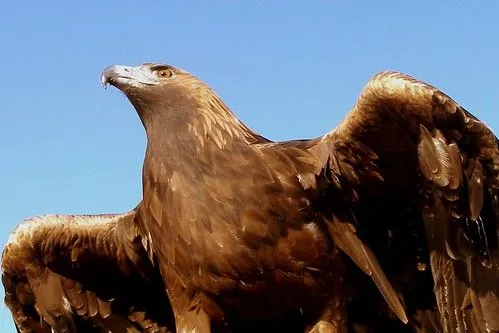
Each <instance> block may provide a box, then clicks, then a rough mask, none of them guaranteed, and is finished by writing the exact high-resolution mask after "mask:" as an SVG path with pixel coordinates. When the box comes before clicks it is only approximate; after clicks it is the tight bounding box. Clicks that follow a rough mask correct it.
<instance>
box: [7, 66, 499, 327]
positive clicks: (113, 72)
mask: <svg viewBox="0 0 499 333" xmlns="http://www.w3.org/2000/svg"><path fill="white" fill-rule="evenodd" d="M103 82H104V83H110V84H112V85H114V86H116V87H117V88H118V89H120V90H122V91H123V92H124V93H125V94H126V95H127V97H128V98H129V100H130V101H131V103H132V104H133V105H134V107H135V109H136V110H137V112H138V114H139V117H140V119H141V121H142V123H143V125H144V127H145V130H146V134H147V139H148V144H147V151H146V156H145V160H144V168H143V179H142V181H143V200H142V201H141V202H140V203H139V204H138V206H137V207H136V209H135V210H134V211H133V213H131V214H132V215H131V216H132V217H128V218H125V220H126V223H124V222H123V223H118V222H117V221H121V219H118V220H113V221H114V222H113V223H116V225H119V226H120V227H117V226H116V227H113V228H111V229H106V228H104V231H98V232H97V231H96V232H89V233H90V235H93V236H92V237H94V238H95V239H97V240H98V239H99V237H101V238H102V237H103V238H104V239H106V241H105V242H103V241H95V244H94V243H91V242H90V243H89V242H86V241H81V237H82V236H81V235H80V234H78V233H77V232H76V231H77V230H80V229H81V230H86V229H85V227H79V228H80V229H78V228H72V227H66V226H65V225H64V223H62V225H61V226H60V227H61V228H66V229H65V230H66V231H67V232H69V234H70V235H72V236H71V237H69V238H67V239H66V238H63V239H66V240H65V241H61V238H58V237H59V236H55V234H54V236H53V237H54V240H55V242H54V241H46V242H45V243H43V242H39V241H38V242H34V239H38V238H37V237H40V234H41V232H40V231H39V230H42V229H43V227H42V226H40V225H36V226H34V227H32V228H24V229H23V228H20V229H19V230H18V231H17V232H16V233H15V234H14V235H16V236H15V237H14V238H13V239H16V241H11V242H10V243H9V245H7V247H6V250H5V251H4V257H3V270H4V285H6V290H7V299H8V302H7V303H8V304H9V306H10V307H11V309H13V315H14V319H15V321H16V323H17V325H18V326H20V327H22V328H23V329H21V331H22V332H24V327H29V325H27V326H23V325H24V324H22V323H21V324H22V325H21V324H20V322H21V321H22V320H21V319H22V318H26V317H34V318H36V316H38V317H42V318H43V319H44V320H45V322H46V323H48V325H50V326H51V327H52V328H55V329H56V331H57V329H60V331H63V330H62V328H61V327H63V326H56V325H55V324H53V323H54V320H53V318H52V319H51V313H52V312H53V311H52V312H50V311H47V310H46V309H44V307H47V306H48V305H47V304H49V303H50V302H49V303H47V302H46V301H43V300H44V298H45V297H46V296H45V295H44V294H43V293H41V294H40V292H39V291H37V290H38V289H37V288H36V287H35V284H36V285H38V284H40V283H44V282H43V281H46V280H43V281H42V282H40V281H38V280H36V283H35V282H34V280H33V278H32V277H31V278H27V279H26V277H25V276H26V275H29V274H28V273H26V272H24V271H23V267H25V266H26V265H28V262H27V261H26V260H21V261H19V260H17V259H18V258H19V257H20V253H23V250H24V251H26V249H31V250H32V252H33V253H32V257H31V258H32V259H36V260H38V261H39V262H40V264H39V266H36V267H37V268H36V270H34V272H38V271H43V272H47V274H49V275H50V276H52V275H54V276H56V277H57V279H56V280H57V281H62V282H58V283H61V284H62V285H63V288H62V291H61V292H60V293H59V294H60V295H61V296H60V297H55V298H54V297H53V298H52V301H51V302H52V303H50V304H49V305H50V306H52V307H55V308H57V307H59V308H58V309H59V310H60V309H62V310H60V311H62V312H63V313H64V316H62V317H63V318H65V320H64V321H63V323H58V324H59V325H63V324H64V323H66V326H64V327H69V328H68V330H69V331H71V330H72V329H73V330H74V328H75V327H78V326H77V325H76V324H74V321H72V320H71V318H73V317H74V316H75V313H76V314H78V315H79V316H80V317H83V318H84V319H85V320H86V321H89V322H91V323H97V324H99V325H101V327H104V328H106V329H110V330H111V331H116V332H118V331H119V330H120V329H124V327H128V326H130V325H132V326H133V325H135V326H133V327H134V328H135V329H136V330H137V331H138V332H141V331H145V329H144V325H142V326H140V325H138V326H137V325H136V324H131V323H132V322H133V323H136V322H135V321H134V320H133V318H135V317H134V313H136V312H137V311H138V310H137V309H139V308H140V309H141V310H140V311H142V313H144V315H143V316H142V317H141V318H140V320H139V322H144V318H147V320H148V321H147V320H146V322H148V323H149V324H150V325H153V326H154V325H156V326H157V327H162V328H161V329H163V330H166V329H173V324H172V321H173V318H172V313H173V317H174V322H175V324H174V325H175V329H176V331H177V332H191V331H195V332H210V331H213V332H225V331H227V332H229V331H230V332H254V331H259V332H265V331H269V332H270V331H272V332H275V331H283V332H284V331H285V332H294V331H296V332H303V331H305V332H338V333H339V332H350V331H352V332H377V331H386V330H389V329H392V330H394V329H395V330H397V331H401V332H402V331H407V332H432V331H439V330H444V331H445V332H482V331H485V330H486V329H489V330H499V323H498V322H497V319H496V318H495V316H494V313H497V311H499V301H498V294H497V293H498V290H499V280H498V277H499V269H498V261H497V259H496V256H497V254H496V253H497V223H496V221H497V218H498V216H499V213H498V212H499V209H498V208H496V207H497V206H498V200H499V199H498V198H499V196H498V195H499V190H498V188H499V177H498V170H499V157H498V156H499V149H498V144H497V139H496V138H495V136H494V135H493V134H492V133H491V131H490V130H489V129H488V128H487V127H486V126H485V125H484V124H483V123H482V122H480V121H479V120H477V119H476V118H474V117H473V116H471V115H470V114H469V113H468V112H467V111H465V110H464V109H463V108H461V107H460V106H459V105H457V104H456V103H455V102H454V101H452V100H451V99H450V98H449V97H448V96H446V95H445V94H443V93H441V92H440V91H438V90H437V89H435V88H433V87H431V86H429V85H426V84H424V83H422V82H419V81H416V80H414V79H412V78H411V77H408V76H406V75H403V74H400V73H395V72H385V73H381V74H379V75H377V76H376V77H374V78H373V79H372V80H371V81H370V82H369V83H368V84H367V86H366V87H365V89H364V90H363V92H362V94H361V96H360V97H359V100H358V101H357V104H356V105H355V106H354V107H353V109H352V111H351V112H350V113H349V114H348V115H347V117H346V118H345V119H344V120H343V121H342V123H341V124H340V125H339V126H338V127H337V128H336V129H334V130H333V131H331V132H330V133H328V134H326V135H324V136H323V137H320V138H317V139H311V140H298V141H289V142H271V141H269V140H267V139H265V138H263V137H261V136H260V135H258V134H256V133H254V132H253V131H251V130H250V129H249V128H247V127H246V126H245V125H244V124H242V123H241V122H240V121H239V120H238V119H237V118H236V117H235V115H234V114H233V113H232V112H231V111H230V110H229V109H228V108H227V107H226V106H225V104H224V103H223V102H222V101H221V100H220V99H219V98H218V97H217V96H216V95H215V94H214V93H213V92H212V91H211V89H210V88H209V87H208V86H207V85H206V84H204V83H203V82H202V81H200V80H198V79H196V78H195V77H193V76H192V75H190V74H188V73H186V72H184V71H182V70H179V69H176V68H174V67H171V66H168V65H155V64H144V65H141V66H139V67H126V66H114V67H110V68H108V69H106V70H105V71H104V73H103ZM100 221H101V222H102V223H104V222H105V221H108V220H107V219H102V218H101V220H100ZM28 225H29V224H28ZM103 225H107V226H109V224H105V223H104V224H103ZM44 230H45V229H44ZM61 230H64V229H61ZM75 230H76V231H75ZM92 230H95V228H94V229H92ZM106 230H107V231H106ZM45 234H48V232H46V231H45ZM103 235H104V236H103ZM87 237H89V238H92V237H90V236H87ZM110 241H111V242H110ZM47 242H48V243H47ZM54 244H56V245H54ZM57 244H59V245H57ZM92 244H94V245H92ZM106 244H107V245H106ZM109 244H114V245H109ZM99 246H104V247H105V248H112V249H120V248H123V249H127V250H126V251H125V250H123V251H121V252H120V251H117V252H116V253H117V255H110V256H109V257H107V256H104V257H105V258H109V260H108V261H110V262H117V263H121V265H120V264H118V265H117V268H116V269H115V270H113V272H114V271H116V272H115V273H114V274H115V275H114V276H115V278H116V279H122V280H123V281H129V277H130V274H131V275H133V276H135V275H134V274H136V275H137V277H136V278H135V280H134V281H137V283H138V285H141V286H142V285H146V286H149V285H150V284H151V283H152V284H153V285H154V288H152V287H151V288H150V289H148V290H149V295H148V296H151V297H153V295H155V294H156V293H157V295H158V296H157V297H159V299H160V300H163V298H165V297H166V295H167V296H168V302H165V301H164V300H163V301H161V302H159V303H158V304H156V305H154V304H151V303H148V302H146V301H144V299H140V298H138V299H131V298H127V297H125V296H124V295H123V290H122V289H123V287H122V288H114V289H113V288H111V289H110V291H108V292H107V293H108V294H106V292H105V291H103V286H102V285H101V284H99V283H95V282H92V280H91V279H87V278H79V277H78V276H77V275H75V270H78V269H77V268H75V267H74V266H75V263H76V264H80V265H81V263H80V262H83V263H85V262H87V261H88V262H92V261H94V262H98V261H99V258H100V257H99V254H98V253H99V251H94V252H92V251H90V252H89V250H88V249H92V248H94V249H98V248H99ZM54 248H55V249H57V251H56V250H54ZM13 249H18V252H16V251H14V250H13ZM75 249H76V250H75ZM74 252H77V253H80V252H81V253H86V256H83V258H85V259H81V258H80V256H76V257H74V256H73V253H74ZM45 253H49V254H50V256H49V255H46V254H45ZM55 253H59V255H55ZM120 253H121V254H124V255H120ZM21 257H22V256H21ZM82 260H83V261H82ZM85 260H86V261H85ZM123 262H127V263H128V264H127V265H124V266H123V264H122V263H123ZM77 266H78V265H77ZM18 268H20V270H18ZM99 270H102V268H99V269H97V271H99ZM130 272H132V273H130ZM87 273H88V274H89V276H91V273H90V270H89V271H88V272H87ZM87 273H86V274H87ZM85 276H86V275H85ZM68 278H69V279H75V280H76V281H77V282H78V283H80V284H82V285H83V287H84V288H83V289H88V290H90V292H91V293H93V294H92V295H93V296H92V297H97V299H99V300H101V301H103V302H104V303H105V304H108V303H109V304H111V305H109V306H108V307H110V309H111V310H107V311H105V309H104V308H103V309H104V310H102V311H103V313H106V318H107V316H109V315H110V314H112V315H113V316H115V317H117V318H120V320H121V321H115V322H112V324H113V325H115V326H111V324H109V321H107V322H106V321H103V320H102V319H99V315H100V312H99V311H97V312H96V311H95V310H94V311H87V310H81V304H80V303H81V302H80V303H78V304H75V301H74V300H73V298H71V297H69V296H67V295H68V292H67V289H65V288H64V286H66V284H67V282H64V281H65V279H68ZM23 279H25V280H27V282H22V283H21V282H19V281H20V280H23ZM23 281H24V280H23ZM151 281H153V282H151ZM158 281H161V282H162V283H163V289H161V288H158V283H159V282H158ZM45 283H46V282H45ZM49 285H50V284H49ZM104 285H107V284H104ZM125 285H126V283H125ZM19 286H23V288H25V289H26V290H30V291H29V293H30V294H33V295H34V296H32V297H30V298H26V297H22V296H20V295H22V292H20V291H21V290H24V289H23V288H21V287H19ZM50 286H51V288H55V287H54V286H53V285H50ZM57 288H59V287H57ZM59 289H60V288H59ZM59 289H58V290H59ZM80 289H81V288H80ZM104 289H106V288H104ZM160 289H161V290H160ZM69 294H71V293H69ZM125 294H126V293H125ZM111 298H112V299H113V300H112V301H111V300H110V299H111ZM146 298H147V297H146ZM106 302H108V303H106ZM170 305H171V309H170ZM50 306H48V307H50ZM83 308H84V309H86V308H85V307H83ZM16 309H17V310H16ZM19 309H21V310H22V311H21V310H19ZM16 311H17V312H16ZM78 311H80V312H81V313H80V312H78ZM134 311H135V312H134ZM171 311H172V312H171ZM46 316H48V318H49V320H47V318H45V317H46ZM55 317H56V318H60V317H61V316H58V317H57V316H55ZM101 317H103V318H104V315H102V316H101ZM113 318H114V317H113ZM42 322H43V321H42ZM67 323H70V325H69V324H67ZM405 323H408V324H407V325H406V324H405ZM31 325H34V324H31ZM75 325H76V326H75ZM106 325H107V326H106ZM127 325H128V326H127ZM45 326H47V325H45ZM45 326H40V327H41V328H40V332H44V331H43V330H41V329H42V328H43V327H45ZM153 326H151V327H153ZM156 326H154V327H156ZM151 330H152V328H151Z"/></svg>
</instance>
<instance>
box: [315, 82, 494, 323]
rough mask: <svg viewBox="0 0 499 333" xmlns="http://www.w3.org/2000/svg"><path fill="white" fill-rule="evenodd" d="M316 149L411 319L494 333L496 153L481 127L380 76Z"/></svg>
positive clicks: (437, 99)
mask: <svg viewBox="0 0 499 333" xmlns="http://www.w3.org/2000/svg"><path fill="white" fill-rule="evenodd" d="M314 143H315V144H314V145H313V146H312V147H311V148H309V149H310V151H312V152H314V154H316V156H318V157H319V158H320V159H321V160H322V161H323V162H324V165H325V167H324V170H323V171H324V173H325V174H326V176H327V178H328V181H329V182H330V183H333V184H334V185H335V186H333V187H334V188H335V189H337V190H339V191H338V192H339V195H340V196H341V197H342V200H344V203H345V205H347V206H348V207H349V209H350V210H351V212H352V216H353V218H352V220H353V222H354V225H355V227H356V229H357V232H358V234H359V237H360V238H361V239H362V240H363V241H364V242H365V243H366V244H367V245H368V246H369V247H370V248H371V249H372V250H373V252H374V254H375V256H376V257H377V258H378V260H379V261H380V264H381V266H382V268H383V270H384V271H385V273H386V274H387V276H388V279H389V280H390V281H391V282H392V283H393V284H394V285H395V286H396V289H398V290H399V291H400V292H401V294H402V296H403V299H404V302H405V305H406V307H407V309H408V312H409V313H410V314H412V316H413V318H417V317H418V316H417V315H416V314H417V313H420V312H421V311H427V310H429V311H431V309H432V307H437V308H438V310H439V312H440V323H436V324H435V327H434V328H433V329H434V330H437V329H439V328H438V327H437V326H440V325H441V327H440V328H443V329H444V331H446V332H466V331H472V332H482V331H483V332H485V330H486V328H487V329H489V330H490V329H491V330H499V316H498V314H499V265H498V264H499V260H498V257H497V256H498V249H497V243H498V242H497V219H498V217H499V206H498V203H499V189H498V188H499V148H498V141H497V139H496V137H495V136H494V135H493V133H492V132H491V131H490V130H489V129H488V128H487V126H486V125H485V124H484V123H483V122H481V121H480V120H478V119H477V118H475V117H474V116H472V115H471V114H470V113H468V112H467V111H466V110H464V109H463V108H462V107H461V106H459V105H458V104H457V103H456V102H454V101H453V100H452V99H451V98H450V97H448V96H447V95H445V94H444V93H442V92H441V91H439V90H437V89H436V88H434V87H432V86H430V85H427V84H425V83H423V82H420V81H417V80H415V79H413V78H411V77H409V76H407V75H404V74H400V73H397V72H383V73H380V74H378V75H376V76H375V77H374V78H373V79H371V80H370V81H369V83H368V84H367V85H366V87H365V88H364V90H363V91H362V93H361V95H360V97H359V99H358V101H357V103H356V105H355V106H354V107H353V109H352V111H351V112H350V113H349V114H348V115H347V116H346V118H345V119H344V121H343V122H342V123H341V124H340V125H339V126H338V127H337V128H336V129H335V130H334V131H332V132H331V133H329V134H327V135H326V136H324V137H322V138H320V139H318V140H317V141H315V142H314ZM430 272H431V275H430ZM429 277H432V278H433V279H432V280H433V281H432V280H431V279H429ZM433 288H434V291H433ZM433 293H434V294H435V296H433ZM362 303H363V304H369V302H368V301H367V302H366V301H365V299H364V300H362ZM419 319H421V318H419ZM421 320H424V319H421ZM437 324H438V325H437Z"/></svg>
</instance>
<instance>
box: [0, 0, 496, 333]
mask: <svg viewBox="0 0 499 333" xmlns="http://www.w3.org/2000/svg"><path fill="white" fill-rule="evenodd" d="M498 32H499V2H498V1H494V0H489V1H485V0H483V1H477V0H469V1H464V0H462V1H446V2H445V3H444V2H443V1H442V2H436V1H426V0H425V1H301V2H298V1H295V2H293V1H246V2H244V3H243V1H217V0H211V1H162V2H160V1H142V2H139V1H17V2H14V1H12V0H11V1H2V2H1V3H0V153H1V157H0V209H1V212H2V217H1V224H0V243H1V244H4V243H5V241H6V240H7V236H8V233H9V232H11V231H12V229H13V228H14V227H15V225H17V224H18V223H19V222H20V221H21V220H22V219H24V218H26V217H28V216H32V215H41V214H49V213H76V214H80V213H87V214H88V213H106V212H122V211H126V210H129V209H131V208H133V207H134V206H135V204H136V203H137V202H138V201H139V200H140V198H141V182H140V179H141V177H140V173H141V166H142V159H143V154H144V147H145V136H144V130H143V128H142V126H141V124H140V122H139V121H138V117H137V115H136V113H135V111H134V110H133V108H132V106H131V105H130V104H129V102H128V101H127V100H126V98H125V97H124V96H123V95H122V94H121V93H119V92H118V91H117V90H116V89H108V90H104V89H103V88H102V86H101V85H100V81H99V77H100V72H101V70H102V69H103V68H104V67H106V66H107V65H110V64H138V63H142V62H166V63H170V64H173V65H176V66H179V67H181V68H184V69H186V70H187V71H189V72H191V73H193V74H195V75H197V76H198V77H200V78H201V79H203V80H205V81H206V82H208V83H209V84H210V85H211V86H212V87H213V88H214V89H215V91H217V92H218V93H219V95H221V97H222V98H223V99H224V100H225V102H226V103H227V104H228V105H229V106H230V107H231V108H232V109H233V110H234V112H235V113H236V114H237V115H238V116H239V117H240V118H241V119H242V120H243V121H244V122H245V123H246V124H248V125H249V126H250V127H251V128H253V129H254V130H256V131H257V132H260V133H261V134H263V135H264V136H267V137H269V138H271V139H274V140H285V139H292V138H307V137H314V136H319V135H322V134H324V133H325V132H327V131H329V130H331V129H332V128H334V126H335V125H336V124H337V123H338V122H339V120H340V119H341V118H342V117H343V116H344V114H345V113H346V112H347V111H348V110H349V108H350V107H351V106H352V105H353V104H354V102H355V99H356V97H357V95H358V93H359V91H360V89H361V88H362V86H363V85H364V84H365V82H366V81H367V80H368V79H369V78H370V77H371V76H372V75H374V74H375V73H376V72H379V71H381V70H385V69H395V70H400V71H403V72H406V73H409V74H411V75H414V76H416V77H417V78H420V79H423V80H425V81H427V82H429V83H431V84H433V85H436V86H437V87H439V88H441V89H442V90H444V91H445V92H447V93H448V94H450V95H451V96H452V97H454V98H455V99H456V100H457V101H458V102H459V103H461V104H462V105H463V106H464V107H466V108H467V109H468V110H469V111H471V112H473V113H474V114H475V115H476V116H478V117H479V118H481V119H483V120H484V121H486V122H487V123H488V124H489V125H490V126H491V127H492V129H495V130H496V131H498V130H499V123H498V121H497V116H496V110H497V109H498V104H499V99H498V98H497V93H498V90H499V75H498V74H499V67H498V59H499V54H498V53H499V52H498V50H499V48H498V47H499V43H498V42H499V39H498ZM0 297H3V290H2V291H1V292H0ZM0 332H13V325H12V323H11V319H10V314H9V313H8V311H7V309H6V307H5V306H3V305H0Z"/></svg>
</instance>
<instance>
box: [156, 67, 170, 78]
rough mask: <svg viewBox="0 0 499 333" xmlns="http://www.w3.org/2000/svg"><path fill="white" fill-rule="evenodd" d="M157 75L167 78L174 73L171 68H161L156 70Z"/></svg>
mask: <svg viewBox="0 0 499 333" xmlns="http://www.w3.org/2000/svg"><path fill="white" fill-rule="evenodd" d="M156 75H157V76H158V77H161V78H167V77H170V76H172V75H173V72H172V71H171V69H159V70H157V71H156Z"/></svg>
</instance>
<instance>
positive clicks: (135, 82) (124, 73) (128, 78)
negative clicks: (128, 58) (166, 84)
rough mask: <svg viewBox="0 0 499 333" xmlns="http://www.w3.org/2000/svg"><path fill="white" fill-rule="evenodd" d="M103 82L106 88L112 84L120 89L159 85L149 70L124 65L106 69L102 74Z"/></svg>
mask: <svg viewBox="0 0 499 333" xmlns="http://www.w3.org/2000/svg"><path fill="white" fill-rule="evenodd" d="M101 82H102V84H103V85H104V87H106V86H107V85H108V84H111V85H113V86H115V87H116V88H118V89H122V88H126V87H130V86H132V87H140V86H142V85H157V84H159V80H158V78H157V77H156V76H155V75H153V74H152V73H151V72H150V71H149V69H148V68H145V67H142V66H137V67H133V66H123V65H113V66H109V67H106V68H105V69H104V71H103V72H102V75H101Z"/></svg>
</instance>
